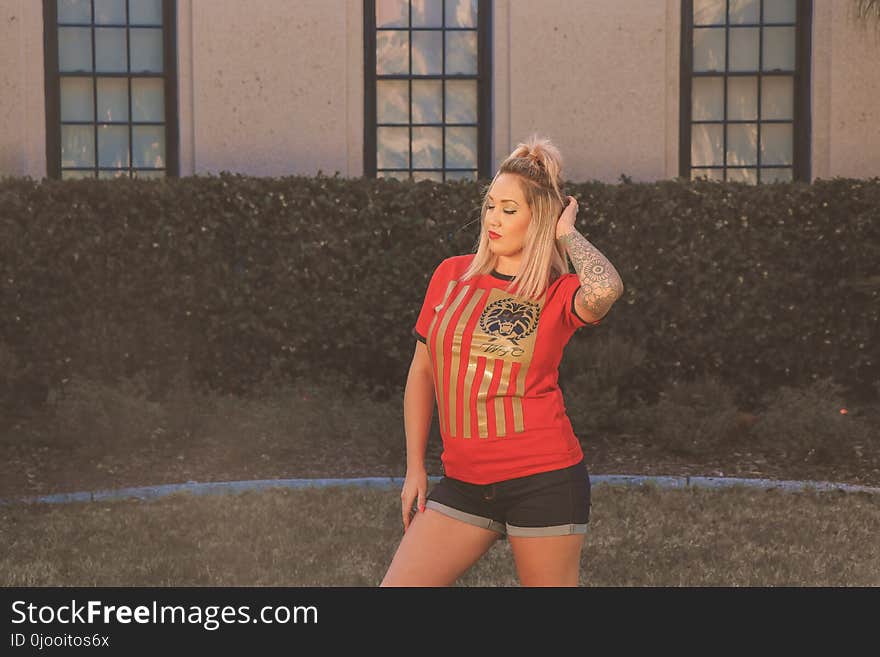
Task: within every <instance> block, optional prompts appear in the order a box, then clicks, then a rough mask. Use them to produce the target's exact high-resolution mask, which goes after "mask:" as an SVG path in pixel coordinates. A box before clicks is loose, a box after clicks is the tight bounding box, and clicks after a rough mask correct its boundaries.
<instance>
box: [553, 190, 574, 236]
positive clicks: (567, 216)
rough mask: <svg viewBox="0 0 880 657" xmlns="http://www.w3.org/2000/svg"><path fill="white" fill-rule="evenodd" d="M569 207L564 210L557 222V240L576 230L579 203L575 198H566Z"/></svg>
mask: <svg viewBox="0 0 880 657" xmlns="http://www.w3.org/2000/svg"><path fill="white" fill-rule="evenodd" d="M566 198H567V199H568V205H566V206H565V208H564V209H563V210H562V214H561V215H559V219H558V221H557V222H556V238H557V239H558V238H560V237H562V236H563V235H565V234H566V233H570V232H571V231H572V230H573V229H574V220H575V218H576V217H577V211H578V202H577V199H575V197H574V196H566Z"/></svg>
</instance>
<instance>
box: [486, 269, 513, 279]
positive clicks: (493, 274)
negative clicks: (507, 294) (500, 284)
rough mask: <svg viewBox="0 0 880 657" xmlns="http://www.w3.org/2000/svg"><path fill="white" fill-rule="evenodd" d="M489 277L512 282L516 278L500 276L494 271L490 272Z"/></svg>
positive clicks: (500, 274)
mask: <svg viewBox="0 0 880 657" xmlns="http://www.w3.org/2000/svg"><path fill="white" fill-rule="evenodd" d="M490 275H491V276H494V277H495V278H500V279H501V280H502V281H512V280H513V279H514V278H516V276H508V275H507V274H502V273H500V272H497V271H495V270H494V269H493V270H492V273H491V274H490Z"/></svg>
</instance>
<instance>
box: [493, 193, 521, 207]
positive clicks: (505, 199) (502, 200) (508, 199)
mask: <svg viewBox="0 0 880 657" xmlns="http://www.w3.org/2000/svg"><path fill="white" fill-rule="evenodd" d="M489 198H492V195H491V194H489ZM504 201H511V202H513V203H516V201H514V200H513V199H512V198H503V199H501V202H502V203H503V202H504ZM516 204H517V205H519V203H516Z"/></svg>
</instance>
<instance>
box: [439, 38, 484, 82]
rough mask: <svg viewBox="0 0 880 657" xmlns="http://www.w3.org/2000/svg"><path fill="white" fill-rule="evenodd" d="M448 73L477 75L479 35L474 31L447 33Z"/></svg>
mask: <svg viewBox="0 0 880 657" xmlns="http://www.w3.org/2000/svg"><path fill="white" fill-rule="evenodd" d="M445 34H446V72H447V73H449V74H455V73H465V74H468V75H476V73H477V33H476V32H475V31H473V30H466V31H462V32H446V33H445Z"/></svg>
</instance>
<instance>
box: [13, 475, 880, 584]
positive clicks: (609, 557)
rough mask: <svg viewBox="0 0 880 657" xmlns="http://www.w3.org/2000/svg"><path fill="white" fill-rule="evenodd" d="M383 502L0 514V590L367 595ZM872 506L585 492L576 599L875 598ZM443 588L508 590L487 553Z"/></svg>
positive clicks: (820, 499) (704, 494)
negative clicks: (608, 594)
mask: <svg viewBox="0 0 880 657" xmlns="http://www.w3.org/2000/svg"><path fill="white" fill-rule="evenodd" d="M401 532H402V525H401V521H400V499H399V491H398V490H396V489H389V490H382V489H374V488H358V487H351V486H346V487H334V488H325V489H317V488H315V489H299V490H291V489H280V488H279V489H271V490H266V491H260V492H245V493H241V494H237V495H216V496H214V495H208V496H193V495H192V494H189V493H182V494H176V495H172V496H169V497H165V498H160V499H158V500H153V501H148V502H142V501H135V500H130V501H124V502H112V503H103V502H102V503H97V502H93V503H76V504H61V505H17V506H6V507H0V584H2V585H3V586H376V585H378V583H379V582H380V581H381V579H382V576H383V575H384V572H385V569H386V568H387V566H388V564H389V563H390V560H391V557H392V555H393V553H394V550H395V549H396V546H397V543H398V541H399V540H400V536H401ZM877 536H880V496H877V495H873V496H872V495H870V494H867V493H843V492H821V493H820V492H814V491H805V492H797V493H793V492H782V491H778V490H777V491H760V490H752V489H746V488H734V489H727V490H715V489H700V488H690V489H672V490H664V489H660V488H658V487H656V486H652V485H648V486H642V487H639V488H622V487H612V486H606V485H601V484H599V485H594V486H593V510H592V518H591V522H590V529H589V531H588V534H587V536H586V543H585V547H584V550H583V557H582V564H581V584H582V585H584V586H878V585H880V543H878V541H877ZM457 585H459V586H517V585H518V581H517V578H516V572H515V569H514V565H513V555H512V553H511V551H510V546H509V544H508V542H507V541H498V542H496V544H495V545H494V546H493V547H492V548H491V549H490V551H489V552H488V553H487V554H486V555H485V556H484V557H483V559H482V560H481V561H480V562H478V563H477V564H476V565H475V566H474V567H473V568H471V569H470V570H469V571H468V572H467V573H465V575H464V576H462V577H461V578H460V579H459V581H458V583H457Z"/></svg>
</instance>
